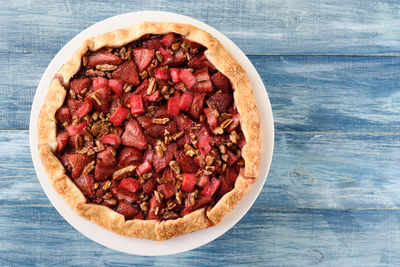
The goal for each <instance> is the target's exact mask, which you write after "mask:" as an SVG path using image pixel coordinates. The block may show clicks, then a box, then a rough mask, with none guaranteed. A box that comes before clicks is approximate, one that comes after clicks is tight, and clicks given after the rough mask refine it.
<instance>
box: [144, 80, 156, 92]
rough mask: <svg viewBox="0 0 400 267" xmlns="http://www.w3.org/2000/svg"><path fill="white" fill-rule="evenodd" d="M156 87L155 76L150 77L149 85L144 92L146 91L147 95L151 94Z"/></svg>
mask: <svg viewBox="0 0 400 267" xmlns="http://www.w3.org/2000/svg"><path fill="white" fill-rule="evenodd" d="M156 87H157V85H156V79H155V78H150V79H149V86H148V87H147V91H146V93H147V94H148V95H151V94H153V93H154V92H155V91H156Z"/></svg>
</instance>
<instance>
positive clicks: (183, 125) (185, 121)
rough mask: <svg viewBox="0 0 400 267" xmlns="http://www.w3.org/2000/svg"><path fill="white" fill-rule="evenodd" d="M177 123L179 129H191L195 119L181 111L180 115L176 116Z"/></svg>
mask: <svg viewBox="0 0 400 267" xmlns="http://www.w3.org/2000/svg"><path fill="white" fill-rule="evenodd" d="M176 124H177V125H178V129H179V131H185V130H187V129H190V127H191V126H192V124H193V121H192V120H191V119H190V118H189V117H188V116H186V115H184V114H182V113H179V115H178V116H176Z"/></svg>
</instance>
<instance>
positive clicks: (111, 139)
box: [100, 133, 121, 146]
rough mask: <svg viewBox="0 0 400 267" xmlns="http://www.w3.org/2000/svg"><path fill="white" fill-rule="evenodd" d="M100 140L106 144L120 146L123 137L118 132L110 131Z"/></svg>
mask: <svg viewBox="0 0 400 267" xmlns="http://www.w3.org/2000/svg"><path fill="white" fill-rule="evenodd" d="M100 142H102V143H103V144H105V145H112V146H119V145H120V144H121V138H120V137H119V136H118V135H117V134H114V133H109V134H106V135H103V136H102V137H101V138H100Z"/></svg>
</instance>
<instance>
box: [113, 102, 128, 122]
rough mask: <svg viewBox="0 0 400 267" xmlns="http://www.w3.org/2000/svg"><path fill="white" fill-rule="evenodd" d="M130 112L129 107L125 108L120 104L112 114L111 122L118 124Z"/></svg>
mask: <svg viewBox="0 0 400 267" xmlns="http://www.w3.org/2000/svg"><path fill="white" fill-rule="evenodd" d="M128 114H129V109H127V108H124V107H123V106H122V105H120V106H119V107H118V108H117V110H116V111H115V112H114V113H113V114H112V115H111V117H110V122H111V123H112V124H114V125H115V126H118V125H120V124H121V123H122V122H123V121H124V120H125V118H126V116H128Z"/></svg>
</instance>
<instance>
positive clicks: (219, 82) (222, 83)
mask: <svg viewBox="0 0 400 267" xmlns="http://www.w3.org/2000/svg"><path fill="white" fill-rule="evenodd" d="M211 82H212V84H213V86H214V87H215V88H216V89H217V90H221V91H223V92H225V93H229V92H230V90H231V89H232V85H231V82H230V81H229V79H228V77H226V76H225V75H224V74H222V72H219V71H218V72H216V73H215V74H214V75H213V76H211Z"/></svg>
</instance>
